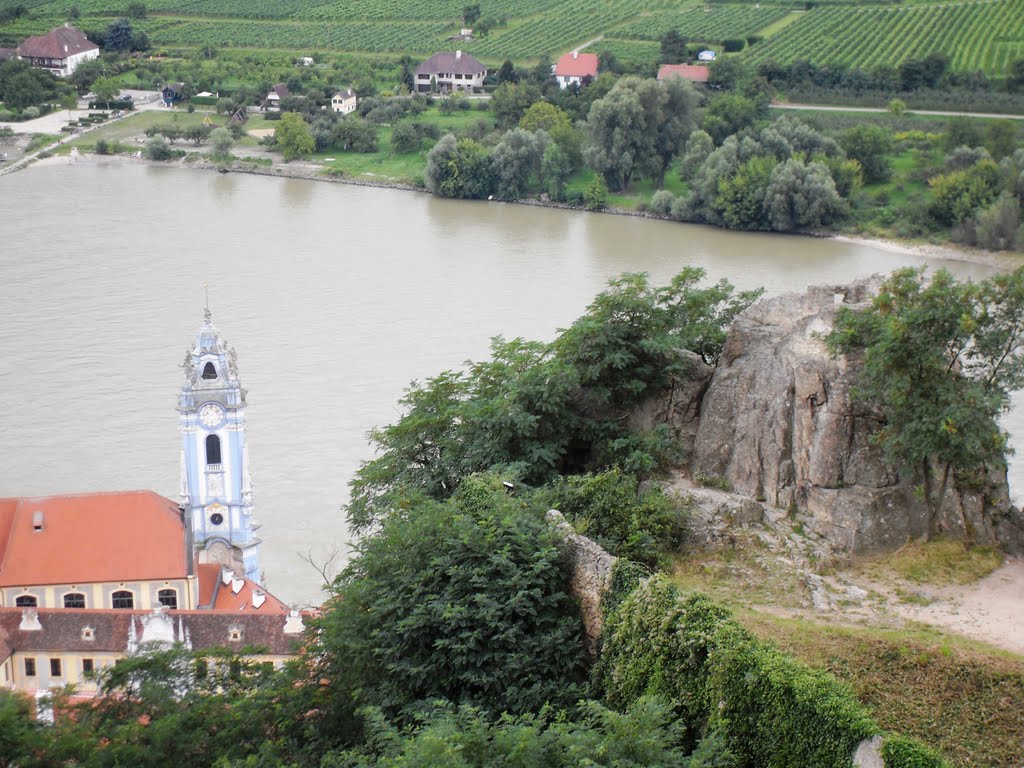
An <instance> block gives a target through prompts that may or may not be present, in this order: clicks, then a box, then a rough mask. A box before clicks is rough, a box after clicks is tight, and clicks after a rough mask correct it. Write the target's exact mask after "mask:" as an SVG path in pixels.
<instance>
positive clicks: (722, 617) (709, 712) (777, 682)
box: [593, 577, 930, 768]
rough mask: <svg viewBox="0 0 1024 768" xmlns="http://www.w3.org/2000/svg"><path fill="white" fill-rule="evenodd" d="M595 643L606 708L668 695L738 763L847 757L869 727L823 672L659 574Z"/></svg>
mask: <svg viewBox="0 0 1024 768" xmlns="http://www.w3.org/2000/svg"><path fill="white" fill-rule="evenodd" d="M603 641H604V645H603V648H602V653H601V658H600V659H599V660H598V663H597V665H596V666H595V668H594V673H593V681H594V685H595V688H596V689H597V690H598V691H600V692H601V693H602V695H603V696H604V697H605V699H606V701H607V703H608V704H609V706H612V707H615V708H619V707H623V706H627V705H628V704H629V702H631V701H634V700H635V699H636V698H638V697H640V696H659V697H664V698H667V699H669V700H672V701H676V702H677V710H678V712H679V715H680V718H681V719H682V720H683V721H684V722H686V723H688V724H689V725H690V730H689V731H688V734H698V733H707V732H711V733H713V732H716V731H717V732H719V733H720V737H718V738H719V741H720V743H719V744H718V745H717V747H716V751H717V752H719V753H721V752H723V751H726V750H727V751H730V752H733V753H734V754H735V756H736V758H737V762H738V764H740V765H757V766H766V767H767V768H781V767H782V766H785V768H820V767H821V766H841V765H849V763H850V756H851V755H852V754H853V751H854V749H855V748H856V746H857V744H858V743H859V742H860V741H861V740H863V739H865V738H867V737H869V736H872V735H873V734H875V733H877V732H878V726H877V725H876V724H875V723H874V722H873V721H872V720H871V718H870V717H868V714H867V712H866V711H865V709H864V708H863V707H862V706H861V705H860V703H859V702H858V701H857V700H856V699H855V698H854V697H853V695H852V694H851V693H850V692H849V691H848V690H847V689H846V688H845V687H844V686H843V685H841V684H840V683H838V682H837V681H836V680H835V679H834V678H832V677H831V676H830V675H828V674H827V673H825V672H820V671H817V670H812V669H810V668H809V667H807V666H805V665H803V664H801V663H799V662H797V661H795V660H793V659H791V658H789V657H788V656H786V655H785V654H783V653H782V652H780V651H778V650H777V649H775V648H774V647H772V646H770V645H768V644H766V643H763V642H761V641H759V640H757V639H755V638H753V637H752V636H751V635H750V634H749V633H748V632H747V631H746V630H744V629H743V628H742V627H741V626H740V625H739V624H738V623H737V622H736V621H735V620H734V619H733V618H732V617H731V615H730V614H729V612H728V611H727V610H726V609H724V608H722V607H721V606H719V605H716V604H715V603H714V602H713V601H711V599H710V598H708V597H706V596H704V595H699V594H694V595H689V596H686V597H683V598H682V599H680V595H679V593H678V592H677V590H676V589H675V587H673V586H672V585H671V584H670V583H669V582H668V581H667V580H665V579H664V578H662V577H655V578H654V579H652V580H651V581H650V582H648V583H647V584H646V585H644V586H641V587H640V588H638V589H636V590H634V591H633V593H632V594H631V595H630V596H629V597H628V598H626V600H625V601H624V602H623V603H622V605H621V607H620V608H619V609H618V610H616V611H614V612H613V613H612V614H611V615H610V616H609V619H608V621H607V622H606V624H605V629H604V633H603ZM695 741H696V739H695V737H694V736H690V742H691V743H690V746H691V747H692V746H696V744H695ZM707 746H708V747H709V748H710V746H711V745H710V744H709V745H707ZM887 765H888V763H887ZM929 768H930V766H929Z"/></svg>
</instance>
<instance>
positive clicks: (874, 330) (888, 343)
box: [827, 268, 1024, 534]
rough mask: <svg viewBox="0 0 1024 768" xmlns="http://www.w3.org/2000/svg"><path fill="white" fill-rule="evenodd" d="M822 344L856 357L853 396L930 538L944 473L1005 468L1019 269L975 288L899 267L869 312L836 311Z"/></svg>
mask: <svg viewBox="0 0 1024 768" xmlns="http://www.w3.org/2000/svg"><path fill="white" fill-rule="evenodd" d="M827 341H828V343H829V345H830V346H831V348H832V349H833V350H835V351H836V352H847V353H850V352H857V353H859V354H862V355H863V368H862V371H861V373H860V376H859V378H858V380H857V385H856V388H855V389H854V390H853V392H852V394H853V397H854V399H855V401H858V402H860V403H863V404H867V405H869V406H870V407H871V408H872V409H875V410H876V411H877V413H878V414H879V416H880V417H881V426H880V428H879V430H878V432H877V433H876V435H875V442H876V443H877V444H878V445H879V446H880V447H881V449H882V451H883V453H884V455H885V456H886V458H888V459H889V460H890V461H891V462H892V464H893V466H895V467H898V468H899V469H900V470H901V471H902V472H903V473H904V474H906V475H910V476H915V477H917V478H918V479H919V480H920V481H921V482H922V483H923V485H924V491H925V495H926V500H927V501H928V502H929V505H930V507H931V512H932V519H931V523H932V525H931V527H930V528H931V532H932V533H933V534H934V533H936V532H937V531H936V529H935V526H936V525H937V522H938V520H937V516H938V505H939V504H940V503H941V500H942V498H943V496H944V495H945V489H946V484H947V481H948V478H949V475H950V473H951V472H953V473H957V474H960V473H967V472H977V471H983V470H985V469H986V468H988V467H994V466H1003V465H1004V462H1005V454H1006V451H1007V435H1006V432H1005V431H1004V430H1003V428H1002V427H1001V426H1000V425H999V422H998V418H999V416H1000V414H1002V413H1003V412H1005V411H1006V409H1007V407H1008V406H1009V402H1010V393H1011V392H1013V391H1014V390H1017V389H1020V388H1021V386H1022V385H1024V268H1022V269H1018V270H1017V271H1016V272H1013V273H1012V274H1006V275H997V276H995V277H992V278H990V279H988V280H985V281H983V282H980V283H970V282H968V283H960V282H958V281H957V280H955V279H954V278H953V277H952V275H950V274H949V273H948V272H946V271H945V270H939V271H937V272H935V273H934V274H932V275H931V276H927V275H926V274H925V273H924V270H923V269H910V268H907V269H902V270H898V271H896V272H894V273H893V274H892V275H891V276H890V277H889V278H888V279H887V280H886V281H885V282H884V283H883V284H882V286H881V287H880V289H879V291H878V294H877V295H876V296H875V298H874V299H873V300H872V302H871V306H870V307H868V308H866V309H861V310H856V309H851V308H849V307H843V308H841V309H840V311H839V312H838V313H837V315H836V322H835V328H834V330H833V331H832V333H831V334H829V336H828V338H827ZM933 467H937V468H938V470H939V472H940V477H941V479H939V480H937V481H936V480H934V479H933V478H932V474H933Z"/></svg>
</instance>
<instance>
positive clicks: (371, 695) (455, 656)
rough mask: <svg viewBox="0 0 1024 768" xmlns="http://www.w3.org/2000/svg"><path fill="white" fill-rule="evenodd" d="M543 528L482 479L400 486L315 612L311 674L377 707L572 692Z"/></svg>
mask: <svg viewBox="0 0 1024 768" xmlns="http://www.w3.org/2000/svg"><path fill="white" fill-rule="evenodd" d="M559 543H560V539H559V538H558V535H557V533H555V532H554V530H553V529H552V528H551V527H550V526H549V525H548V524H547V523H546V522H545V521H544V519H543V517H542V514H541V511H540V510H530V509H527V508H526V507H525V505H524V504H523V502H521V501H520V500H518V499H517V498H514V497H512V496H509V495H508V494H507V493H506V492H505V489H504V487H503V485H502V483H501V481H500V480H499V479H497V478H495V477H493V476H492V477H488V476H476V477H472V478H469V479H467V480H465V481H464V482H463V483H462V485H461V486H460V488H459V490H458V492H457V493H456V494H455V495H454V496H452V497H451V498H450V499H449V500H448V501H446V502H443V503H439V502H435V501H432V500H430V499H426V498H424V497H422V496H419V497H410V498H409V500H408V506H407V508H406V509H405V510H403V512H402V513H400V514H396V515H393V516H392V517H390V518H388V519H387V520H385V521H384V523H383V526H382V528H381V529H380V530H379V532H378V533H376V534H374V535H372V536H370V537H368V538H366V539H364V540H363V541H362V542H361V544H360V547H359V555H358V557H356V558H355V559H354V560H353V561H352V562H351V563H350V565H349V566H348V567H347V568H346V569H345V571H343V572H342V574H341V575H340V576H339V577H338V578H337V580H336V581H335V582H334V584H333V586H332V588H331V591H332V594H333V599H332V600H331V601H329V603H328V604H327V608H326V610H325V614H324V616H323V617H322V618H321V619H320V620H319V621H318V625H317V626H318V630H319V632H318V640H317V642H318V644H319V648H320V650H321V651H322V653H321V657H322V659H323V662H322V663H323V669H322V671H321V674H322V676H323V677H325V678H326V679H328V680H332V681H338V682H339V683H341V684H343V685H344V686H351V685H353V678H355V680H357V681H358V689H359V694H358V698H359V699H360V700H361V701H362V702H363V703H370V704H374V705H376V706H380V707H382V708H383V709H384V710H385V711H386V712H387V713H389V714H390V715H404V716H408V715H409V714H410V713H411V712H413V711H414V710H415V708H416V707H417V706H419V705H422V703H423V702H425V701H428V700H431V699H435V698H439V697H441V698H446V699H448V700H449V701H452V702H457V703H463V702H465V703H471V704H475V705H478V706H485V707H488V708H490V709H493V710H494V711H496V712H528V711H539V710H540V708H541V707H542V706H544V705H545V704H547V703H550V704H553V705H555V706H568V705H570V704H573V703H575V701H576V700H577V699H578V698H579V696H580V693H581V688H580V686H579V684H580V683H581V681H582V677H581V674H582V669H583V668H582V662H583V644H582V627H581V622H580V618H579V614H578V612H577V611H576V608H575V605H574V603H573V600H572V598H571V597H570V595H569V593H568V591H567V585H568V577H567V572H566V567H567V566H566V564H565V562H564V561H563V558H562V555H561V552H560V549H559Z"/></svg>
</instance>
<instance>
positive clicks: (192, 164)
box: [32, 153, 1024, 271]
mask: <svg viewBox="0 0 1024 768" xmlns="http://www.w3.org/2000/svg"><path fill="white" fill-rule="evenodd" d="M267 156H268V155H267V153H260V154H250V155H246V156H244V157H238V158H236V159H235V160H234V161H233V162H232V163H230V164H225V163H223V162H215V161H212V160H209V159H207V158H206V156H200V157H198V158H196V155H195V154H193V155H188V156H186V157H184V158H181V159H179V160H175V161H156V160H146V159H145V158H142V157H135V156H126V155H102V156H99V155H94V154H88V153H83V154H78V155H77V156H69V155H51V156H49V157H45V158H42V159H39V160H36V161H35V162H34V163H32V164H34V165H39V166H41V167H45V166H53V165H61V164H65V165H67V164H71V163H108V164H115V163H124V164H129V165H139V164H144V165H153V166H164V167H166V166H173V167H178V168H187V169H192V170H200V171H215V172H217V173H244V174H249V175H255V176H269V177H273V178H287V179H298V180H305V181H318V182H329V183H334V184H347V185H352V186H358V187H373V188H381V189H398V190H403V191H407V192H421V193H424V194H430V193H429V192H427V190H426V189H424V188H423V187H419V186H416V185H413V184H408V183H405V182H401V181H398V180H395V179H391V178H387V177H382V178H380V179H358V178H353V177H350V176H342V175H334V174H330V173H327V172H325V170H324V168H323V166H321V165H318V164H317V163H312V162H309V161H305V160H293V161H292V162H290V163H286V164H282V163H275V164H273V165H269V166H268V165H262V164H256V163H255V162H251V161H253V160H255V159H257V158H263V157H267ZM247 160H248V161H250V162H247ZM495 202H498V201H495ZM500 202H502V203H506V204H513V205H527V206H533V207H543V208H554V209H560V210H568V211H577V212H588V211H586V209H585V208H580V207H577V206H572V205H568V204H566V203H557V202H554V201H550V200H541V199H536V198H526V199H522V200H516V201H508V202H506V201H500ZM592 212H593V213H604V214H611V215H613V216H630V217H635V218H645V219H655V220H664V221H672V222H674V221H675V220H674V219H671V218H670V217H666V216H659V215H658V214H655V213H652V212H651V211H638V210H633V209H627V208H615V207H608V208H605V209H603V210H601V211H592ZM678 223H680V224H685V223H686V222H678ZM767 234H772V233H767ZM797 234H802V235H803V236H805V237H822V238H828V239H832V240H835V241H837V242H841V243H850V244H852V245H863V246H867V247H870V248H877V249H878V250H882V251H886V252H889V253H893V254H900V255H907V256H916V257H919V258H924V259H928V260H939V261H959V262H963V263H965V264H978V265H981V266H986V267H989V268H992V269H997V270H1007V271H1008V270H1012V269H1016V268H1017V267H1019V266H1021V265H1022V264H1024V253H1021V252H1019V251H1013V252H993V251H984V250H980V249H977V248H970V247H967V246H964V245H960V244H957V243H947V244H937V243H926V242H919V241H910V240H896V239H887V238H871V237H862V236H860V235H849V234H843V233H832V232H829V233H797Z"/></svg>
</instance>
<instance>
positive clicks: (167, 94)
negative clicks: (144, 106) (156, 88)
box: [160, 83, 185, 107]
mask: <svg viewBox="0 0 1024 768" xmlns="http://www.w3.org/2000/svg"><path fill="white" fill-rule="evenodd" d="M184 90H185V84H184V83H167V84H166V85H165V86H164V87H163V88H162V89H161V90H160V98H162V99H163V101H164V106H165V107H172V106H174V105H175V104H177V103H178V102H179V101H181V100H182V98H183V97H184V96H183V91H184Z"/></svg>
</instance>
